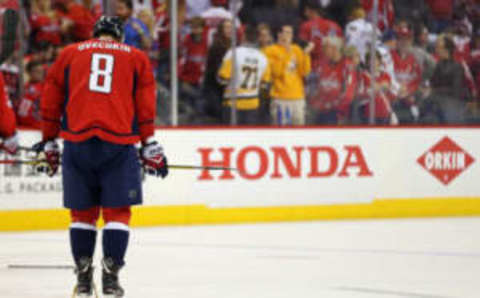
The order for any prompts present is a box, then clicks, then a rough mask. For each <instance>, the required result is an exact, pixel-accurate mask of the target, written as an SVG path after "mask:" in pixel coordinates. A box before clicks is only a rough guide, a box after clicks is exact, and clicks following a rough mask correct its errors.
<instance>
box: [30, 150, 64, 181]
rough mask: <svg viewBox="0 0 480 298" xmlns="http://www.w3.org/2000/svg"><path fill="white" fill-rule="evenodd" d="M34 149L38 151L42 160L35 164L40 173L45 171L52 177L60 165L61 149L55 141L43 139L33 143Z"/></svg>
mask: <svg viewBox="0 0 480 298" xmlns="http://www.w3.org/2000/svg"><path fill="white" fill-rule="evenodd" d="M32 149H33V150H34V151H35V152H36V153H37V160H39V161H40V162H39V163H38V164H37V165H36V166H35V170H36V171H37V172H39V173H45V174H47V175H48V176H50V177H52V176H53V175H55V174H56V173H57V171H58V167H59V166H60V149H59V147H58V144H57V142H55V141H42V142H40V143H37V144H35V145H33V147H32Z"/></svg>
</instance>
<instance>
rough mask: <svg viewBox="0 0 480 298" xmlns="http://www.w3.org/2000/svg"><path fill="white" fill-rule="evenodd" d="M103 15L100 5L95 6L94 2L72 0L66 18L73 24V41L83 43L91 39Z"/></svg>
mask: <svg viewBox="0 0 480 298" xmlns="http://www.w3.org/2000/svg"><path fill="white" fill-rule="evenodd" d="M101 14H102V10H101V7H100V5H99V4H94V3H93V0H82V1H81V3H77V2H76V1H74V0H70V1H69V3H68V4H67V14H66V15H65V17H66V18H68V19H69V20H70V21H71V22H72V24H71V27H70V28H69V29H70V32H71V33H70V36H72V38H73V41H83V40H87V39H89V38H91V37H92V32H93V25H94V24H95V21H96V20H97V19H98V18H99V17H100V16H101Z"/></svg>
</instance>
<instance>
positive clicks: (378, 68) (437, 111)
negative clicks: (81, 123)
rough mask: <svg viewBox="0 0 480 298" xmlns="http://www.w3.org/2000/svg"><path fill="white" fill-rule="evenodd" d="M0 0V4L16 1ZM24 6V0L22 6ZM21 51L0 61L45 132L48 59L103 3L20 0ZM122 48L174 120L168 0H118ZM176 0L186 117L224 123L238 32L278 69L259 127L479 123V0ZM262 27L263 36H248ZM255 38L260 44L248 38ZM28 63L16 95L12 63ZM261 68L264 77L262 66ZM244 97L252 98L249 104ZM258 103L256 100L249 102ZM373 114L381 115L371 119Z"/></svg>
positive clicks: (163, 119) (22, 109)
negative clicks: (140, 59)
mask: <svg viewBox="0 0 480 298" xmlns="http://www.w3.org/2000/svg"><path fill="white" fill-rule="evenodd" d="M9 2H10V1H9V0H3V3H1V4H0V5H2V6H4V5H10V4H8V3H9ZM15 2H17V1H15ZM23 2H24V5H25V8H26V15H25V16H24V26H23V29H24V32H23V34H24V38H25V40H27V41H28V42H27V44H26V48H25V51H26V53H25V56H24V57H18V55H16V56H14V57H13V58H12V59H11V61H10V62H7V63H5V64H4V65H2V66H1V67H0V70H1V71H2V72H3V73H4V75H5V79H6V82H7V85H8V88H9V94H10V97H11V99H12V101H13V102H14V105H15V107H16V111H17V116H18V120H19V123H20V124H23V125H27V126H31V127H38V125H39V124H38V123H39V116H38V105H39V98H40V97H41V94H42V84H43V80H44V78H45V75H46V72H47V71H48V68H49V65H51V63H52V62H53V61H54V60H55V57H56V56H57V55H58V53H59V51H61V49H62V48H63V47H64V46H66V45H68V44H70V43H72V42H79V41H83V40H86V39H89V38H91V35H92V30H93V25H94V23H95V21H96V20H97V19H98V17H99V16H100V15H102V13H104V8H103V7H102V3H103V1H101V0H32V1H23ZM113 2H115V3H114V4H115V5H114V9H113V11H114V13H115V14H116V15H117V16H119V17H120V18H121V19H122V20H123V21H124V23H125V43H127V44H129V45H132V46H134V47H137V48H139V49H142V50H144V51H146V52H147V53H148V54H149V57H150V58H151V61H152V64H153V65H154V69H155V75H156V78H157V81H158V90H159V91H158V92H159V96H158V99H159V100H158V103H159V104H158V110H159V115H158V119H157V122H158V123H159V124H166V125H168V124H169V121H170V117H169V114H170V101H169V97H170V91H169V86H170V85H169V84H170V83H169V82H170V79H171V78H170V71H169V68H170V54H169V51H170V21H171V20H170V17H169V13H168V9H169V8H168V3H169V1H167V0H116V1H113ZM236 3H237V4H238V7H235V9H236V11H237V13H238V15H239V18H238V19H237V20H236V21H233V18H232V14H231V12H230V11H231V10H230V9H229V1H228V0H179V1H178V7H179V9H178V16H177V21H178V25H179V36H178V40H179V47H178V53H179V60H178V79H179V91H180V93H179V95H180V96H179V98H180V105H179V111H180V124H193V125H207V124H228V122H229V121H230V117H226V116H225V112H224V109H223V108H224V107H225V104H226V103H227V98H226V97H225V93H226V89H227V88H226V86H228V84H229V83H228V82H222V80H220V79H219V71H220V69H221V68H222V65H223V64H224V63H225V59H224V58H225V56H226V54H227V52H229V50H230V49H231V44H232V40H231V38H232V36H234V34H235V33H234V32H236V38H237V39H238V42H239V44H242V43H243V44H245V43H247V42H248V44H249V46H252V47H253V46H254V47H256V48H258V49H259V50H260V51H261V53H262V54H263V55H265V57H266V58H267V61H268V64H269V65H268V67H269V72H270V74H271V75H270V76H269V79H268V80H267V81H266V82H263V83H264V84H262V88H260V91H259V94H258V96H257V97H258V104H246V101H245V100H247V99H242V98H239V99H238V101H240V103H239V104H237V109H239V112H242V111H243V110H245V111H248V110H255V117H249V120H248V121H247V122H246V123H244V124H251V125H268V124H274V125H304V124H307V125H362V124H367V123H369V122H370V121H371V120H372V118H373V120H374V122H375V123H376V124H378V125H399V124H411V125H415V124H419V125H422V124H472V123H480V120H479V119H480V109H479V108H478V106H479V105H478V101H479V99H480V90H479V89H480V1H478V0H415V1H413V0H378V6H379V7H378V14H377V15H378V24H377V26H374V25H373V24H372V20H373V19H374V7H373V3H374V1H373V0H343V1H340V0H238V1H236ZM251 28H255V30H254V31H255V34H254V35H252V34H249V36H248V38H246V37H245V35H246V34H245V32H247V31H249V32H252V30H250V29H251ZM252 36H254V38H255V39H256V40H255V42H253V43H252V42H251V39H252ZM22 58H23V62H24V63H23V64H22V65H23V67H24V70H23V71H24V73H25V76H24V77H25V79H24V82H23V84H24V87H23V92H22V93H23V94H22V95H21V96H20V92H19V91H18V90H19V88H18V87H19V84H21V80H20V79H19V73H20V72H21V71H22V70H21V69H20V68H19V67H18V64H17V63H15V62H14V61H17V60H18V59H22ZM255 75H257V74H256V73H255ZM242 100H244V102H243V103H245V104H241V103H242ZM250 102H252V101H250ZM372 115H373V117H372Z"/></svg>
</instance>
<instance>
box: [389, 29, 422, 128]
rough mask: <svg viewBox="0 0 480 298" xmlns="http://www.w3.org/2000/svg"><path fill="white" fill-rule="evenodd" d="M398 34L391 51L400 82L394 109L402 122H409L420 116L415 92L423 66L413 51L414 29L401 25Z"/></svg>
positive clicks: (396, 74)
mask: <svg viewBox="0 0 480 298" xmlns="http://www.w3.org/2000/svg"><path fill="white" fill-rule="evenodd" d="M397 36H398V41H397V45H396V49H393V50H392V51H391V53H390V54H391V56H392V61H393V67H394V70H395V79H396V80H397V82H398V83H399V84H400V91H399V94H398V100H397V101H396V102H395V103H394V109H395V110H396V111H399V112H398V113H397V114H398V115H399V117H400V121H401V122H406V123H409V122H414V121H416V120H418V117H419V116H420V115H419V110H418V107H417V106H416V104H415V93H416V92H417V90H418V88H419V87H420V83H421V81H422V68H421V67H420V65H419V64H418V62H417V60H416V59H415V56H414V55H413V54H412V53H411V47H412V42H413V37H412V36H413V34H412V30H411V29H410V28H408V26H400V27H399V28H398V29H397ZM402 115H405V116H402Z"/></svg>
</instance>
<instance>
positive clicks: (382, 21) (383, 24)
mask: <svg viewBox="0 0 480 298" xmlns="http://www.w3.org/2000/svg"><path fill="white" fill-rule="evenodd" d="M361 3H362V6H363V9H365V11H366V13H367V19H368V21H369V22H371V23H373V16H374V7H373V4H374V0H361ZM377 16H378V24H377V26H378V29H380V31H382V32H385V31H386V30H388V29H390V28H392V27H393V22H394V19H395V10H394V7H393V3H392V0H378V13H377Z"/></svg>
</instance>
